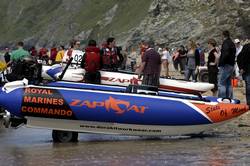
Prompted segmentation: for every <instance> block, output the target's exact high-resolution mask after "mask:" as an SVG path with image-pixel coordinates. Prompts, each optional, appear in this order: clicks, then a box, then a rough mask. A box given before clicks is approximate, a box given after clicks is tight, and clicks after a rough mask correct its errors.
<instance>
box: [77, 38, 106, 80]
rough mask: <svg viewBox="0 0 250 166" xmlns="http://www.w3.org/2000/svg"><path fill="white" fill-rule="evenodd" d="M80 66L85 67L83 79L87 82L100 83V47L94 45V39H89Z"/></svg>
mask: <svg viewBox="0 0 250 166" xmlns="http://www.w3.org/2000/svg"><path fill="white" fill-rule="evenodd" d="M81 67H82V68H84V69H85V71H86V73H85V76H84V80H85V82H87V83H93V84H100V83H101V75H100V72H99V70H100V68H101V56H100V49H99V48H98V47H96V41H95V40H90V41H89V43H88V46H87V47H86V48H85V55H84V56H83V59H82V62H81Z"/></svg>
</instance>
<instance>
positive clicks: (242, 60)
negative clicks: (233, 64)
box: [237, 43, 250, 107]
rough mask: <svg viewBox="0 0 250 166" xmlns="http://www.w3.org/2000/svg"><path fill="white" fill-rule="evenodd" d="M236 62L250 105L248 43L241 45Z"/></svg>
mask: <svg viewBox="0 0 250 166" xmlns="http://www.w3.org/2000/svg"><path fill="white" fill-rule="evenodd" d="M237 64H238V66H239V69H240V73H241V74H242V76H243V79H244V80H245V83H246V100H247V104H248V106H249V107H250V43H248V44H245V45H244V46H243V48H242V51H241V52H240V53H239V55H238V58H237Z"/></svg>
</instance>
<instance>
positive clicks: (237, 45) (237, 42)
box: [234, 39, 243, 57]
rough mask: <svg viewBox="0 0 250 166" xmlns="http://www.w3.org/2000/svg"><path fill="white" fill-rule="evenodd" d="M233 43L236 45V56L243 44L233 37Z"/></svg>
mask: <svg viewBox="0 0 250 166" xmlns="http://www.w3.org/2000/svg"><path fill="white" fill-rule="evenodd" d="M234 44H235V47H236V54H235V56H236V57H237V56H238V55H239V53H240V52H241V50H242V48H243V46H242V45H241V43H240V40H239V39H234Z"/></svg>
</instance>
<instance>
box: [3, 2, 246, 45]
mask: <svg viewBox="0 0 250 166" xmlns="http://www.w3.org/2000/svg"><path fill="white" fill-rule="evenodd" d="M0 9H1V10H0V17H1V19H0V25H1V26H0V45H1V46H4V45H6V44H13V43H14V42H16V41H18V40H24V41H25V42H26V43H27V44H29V45H36V46H51V45H54V44H68V42H69V41H70V40H71V39H72V38H76V39H80V40H81V41H82V43H86V42H87V40H88V39H90V38H93V39H96V40H97V41H98V42H102V41H104V40H105V38H107V37H108V36H114V37H116V39H117V42H118V44H119V45H123V46H131V45H136V44H137V43H138V42H139V41H140V40H141V39H142V38H143V37H149V38H151V39H152V40H154V41H156V42H157V43H159V44H166V45H170V46H176V45H179V44H185V42H186V41H187V39H190V38H193V39H195V40H198V41H199V42H201V43H205V42H206V40H207V39H208V38H209V37H215V38H216V39H217V40H221V36H220V35H221V31H222V30H224V29H228V30H230V32H231V34H232V36H233V37H234V38H235V37H237V38H246V37H249V35H250V17H249V14H250V1H249V0H125V1H124V0H77V1H76V0H11V1H9V0H1V1H0Z"/></svg>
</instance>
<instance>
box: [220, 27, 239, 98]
mask: <svg viewBox="0 0 250 166" xmlns="http://www.w3.org/2000/svg"><path fill="white" fill-rule="evenodd" d="M222 35H223V38H224V41H223V44H222V47H221V55H220V59H219V74H218V97H220V98H233V89H232V85H231V77H232V75H233V72H234V64H235V53H236V48H235V45H234V43H233V41H232V39H231V38H230V33H229V31H227V30H225V31H223V32H222Z"/></svg>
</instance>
